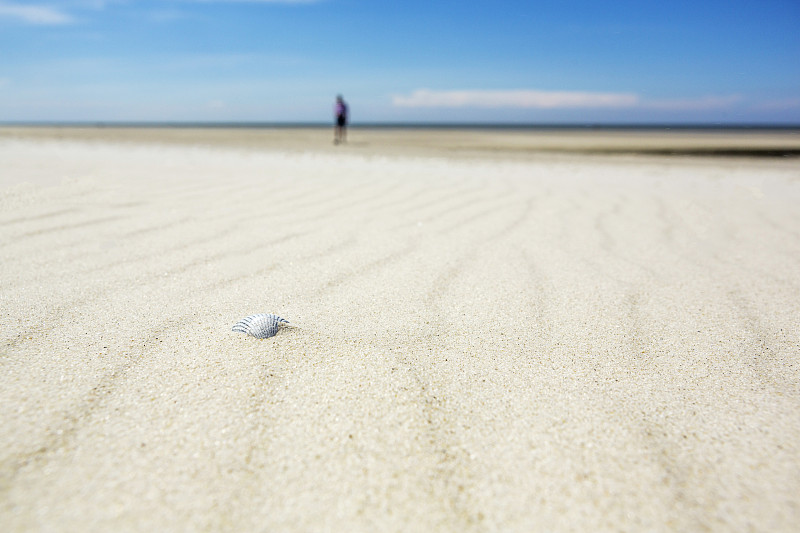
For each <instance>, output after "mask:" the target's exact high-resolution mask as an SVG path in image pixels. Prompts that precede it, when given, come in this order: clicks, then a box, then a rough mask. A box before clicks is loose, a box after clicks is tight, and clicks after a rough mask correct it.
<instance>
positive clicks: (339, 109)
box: [333, 94, 347, 144]
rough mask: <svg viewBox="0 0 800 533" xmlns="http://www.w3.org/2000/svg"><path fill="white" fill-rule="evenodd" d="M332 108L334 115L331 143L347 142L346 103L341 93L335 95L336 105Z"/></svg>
mask: <svg viewBox="0 0 800 533" xmlns="http://www.w3.org/2000/svg"><path fill="white" fill-rule="evenodd" d="M333 109H334V115H336V130H335V132H334V137H333V144H339V143H343V142H347V104H346V103H345V101H344V98H342V95H341V94H340V95H339V96H337V97H336V105H335V106H334V108H333Z"/></svg>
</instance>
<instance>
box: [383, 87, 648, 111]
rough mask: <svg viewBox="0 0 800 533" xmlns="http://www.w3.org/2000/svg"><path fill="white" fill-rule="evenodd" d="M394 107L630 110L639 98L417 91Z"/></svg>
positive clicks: (567, 93) (570, 93)
mask: <svg viewBox="0 0 800 533" xmlns="http://www.w3.org/2000/svg"><path fill="white" fill-rule="evenodd" d="M392 103H393V104H394V105H395V106H398V107H486V108H500V107H517V108H533V109H558V108H562V109H563V108H580V107H584V108H588V107H617V108H618V107H634V106H636V105H638V104H639V97H638V96H637V95H635V94H632V93H594V92H575V91H532V90H518V91H480V90H475V91H431V90H428V89H419V90H417V91H414V92H413V93H411V95H409V96H402V95H398V96H394V97H393V99H392Z"/></svg>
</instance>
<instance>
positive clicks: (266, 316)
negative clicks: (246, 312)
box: [232, 313, 290, 339]
mask: <svg viewBox="0 0 800 533" xmlns="http://www.w3.org/2000/svg"><path fill="white" fill-rule="evenodd" d="M283 324H286V325H287V326H288V325H290V324H289V321H288V320H286V319H285V318H281V317H279V316H278V315H273V314H272V313H261V314H259V315H250V316H246V317H244V318H243V319H241V320H240V321H239V322H237V323H236V324H234V325H233V330H232V331H238V332H239V333H247V334H248V335H252V336H253V337H258V338H259V339H267V338H269V337H273V336H275V334H276V333H278V329H280V327H281V325H283Z"/></svg>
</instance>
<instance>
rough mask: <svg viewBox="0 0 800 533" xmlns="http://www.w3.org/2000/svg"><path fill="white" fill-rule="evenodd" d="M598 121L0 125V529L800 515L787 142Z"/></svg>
mask: <svg viewBox="0 0 800 533" xmlns="http://www.w3.org/2000/svg"><path fill="white" fill-rule="evenodd" d="M591 133H592V132H584V133H578V134H576V133H570V132H566V133H564V132H561V133H558V132H557V133H550V134H548V133H547V132H543V133H542V132H540V133H536V134H531V133H525V132H492V131H487V132H469V131H467V132H463V131H444V132H442V131H438V132H437V131H428V132H413V131H383V130H381V131H359V130H353V131H351V133H350V138H349V141H350V142H349V143H348V145H346V146H338V147H337V146H333V144H332V143H331V140H332V131H331V130H330V129H324V130H323V129H320V130H317V129H312V128H309V129H298V130H293V129H282V130H263V131H262V130H229V129H200V128H198V129H178V128H175V129H169V128H164V129H152V130H147V129H137V128H127V129H125V128H120V129H113V128H0V166H1V167H2V169H0V250H2V252H1V255H0V261H1V262H2V267H1V268H0V280H1V281H2V282H1V283H0V301H1V302H2V307H1V308H0V421H1V422H2V424H1V425H0V525H2V528H0V529H3V530H4V531H37V530H41V531H108V530H115V531H142V530H151V531H270V532H271V531H476V532H477V531H526V532H527V531H643V530H646V531H706V530H710V531H787V532H788V531H797V527H798V524H800V334H799V333H798V323H800V270H799V269H798V265H800V210H798V207H797V206H798V205H800V159H798V158H796V157H751V156H752V155H753V153H754V151H755V152H759V151H761V152H764V153H768V154H774V153H784V152H785V153H789V152H792V151H793V150H800V141H799V140H798V136H797V135H794V134H790V133H778V134H759V133H752V134H750V133H748V134H741V135H728V134H723V133H713V134H704V133H692V132H673V133H653V134H640V133H633V134H631V133H626V132H621V133H606V134H602V133H596V134H594V135H592V134H591ZM669 153H677V154H678V155H673V156H668V154H669ZM714 153H721V154H723V155H728V156H727V157H719V156H717V157H711V156H709V154H712V155H713V154H714ZM731 154H732V155H731ZM255 313H276V314H278V315H280V316H282V317H284V318H286V319H288V320H289V321H290V322H291V323H292V324H294V325H295V326H296V327H294V328H285V329H283V330H281V331H280V332H279V333H278V335H276V336H275V337H272V338H269V339H256V338H253V337H250V336H247V335H244V334H241V333H236V332H233V331H231V327H232V326H233V324H234V323H236V322H237V321H238V320H239V319H241V318H243V317H245V316H247V315H251V314H255Z"/></svg>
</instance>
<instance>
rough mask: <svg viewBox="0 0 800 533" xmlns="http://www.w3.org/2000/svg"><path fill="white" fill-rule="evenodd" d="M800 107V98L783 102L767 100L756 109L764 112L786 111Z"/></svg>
mask: <svg viewBox="0 0 800 533" xmlns="http://www.w3.org/2000/svg"><path fill="white" fill-rule="evenodd" d="M799 107H800V98H786V99H783V100H767V101H766V102H761V103H760V104H758V105H756V106H755V108H756V109H759V110H764V111H786V110H789V109H797V108H799Z"/></svg>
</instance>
